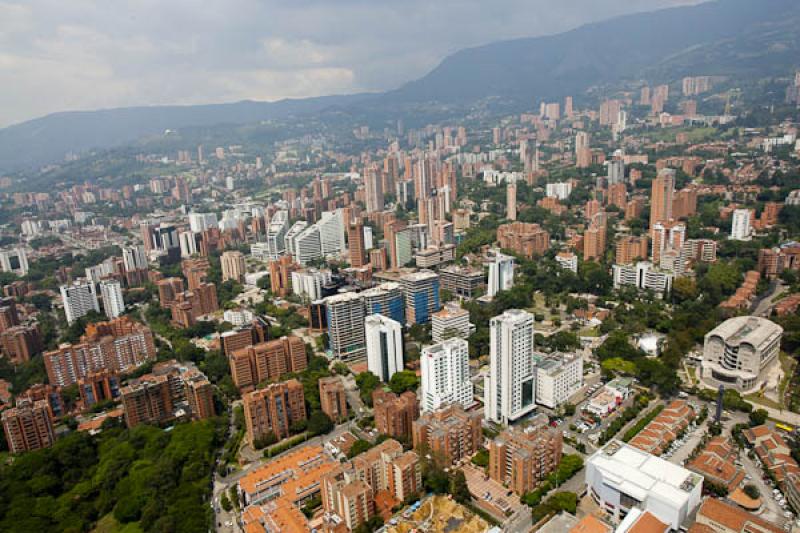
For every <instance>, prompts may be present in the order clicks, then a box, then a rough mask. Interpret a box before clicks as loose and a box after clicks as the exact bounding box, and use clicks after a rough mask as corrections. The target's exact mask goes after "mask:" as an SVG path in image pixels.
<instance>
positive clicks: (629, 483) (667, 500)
mask: <svg viewBox="0 0 800 533" xmlns="http://www.w3.org/2000/svg"><path fill="white" fill-rule="evenodd" d="M586 485H587V490H588V492H589V494H590V495H591V497H592V498H593V499H594V500H595V502H597V504H598V505H599V506H600V507H601V509H603V510H604V511H605V512H607V513H609V514H610V515H612V516H613V517H614V518H615V519H616V520H621V519H623V518H624V517H625V515H627V514H628V512H630V511H631V510H632V509H633V508H636V507H638V508H639V509H641V510H642V511H649V512H651V513H652V514H653V515H655V516H656V518H658V519H659V520H660V521H662V522H664V523H665V524H667V525H669V527H671V528H672V529H673V530H677V529H678V528H679V527H681V525H682V524H683V523H684V521H685V520H686V518H687V517H688V516H690V515H691V514H692V513H693V512H694V511H695V509H697V508H698V507H699V505H700V502H701V498H702V491H703V478H702V476H700V475H698V474H695V473H693V472H690V471H689V470H686V469H685V468H682V467H680V466H677V465H674V464H672V463H669V462H667V461H665V460H663V459H660V458H658V457H656V456H654V455H651V454H649V453H647V452H643V451H641V450H638V449H636V448H634V447H632V446H628V445H627V444H625V443H623V442H621V441H618V440H612V441H611V442H608V443H607V444H606V445H605V446H603V447H602V448H600V449H599V450H597V451H596V452H595V453H594V454H593V455H592V456H591V457H589V459H588V460H587V461H586Z"/></svg>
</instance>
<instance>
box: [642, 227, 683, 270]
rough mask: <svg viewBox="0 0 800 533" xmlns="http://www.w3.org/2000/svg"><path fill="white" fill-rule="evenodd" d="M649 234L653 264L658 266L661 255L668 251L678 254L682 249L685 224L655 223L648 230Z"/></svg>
mask: <svg viewBox="0 0 800 533" xmlns="http://www.w3.org/2000/svg"><path fill="white" fill-rule="evenodd" d="M650 234H651V236H652V238H653V243H652V251H651V255H652V260H653V264H659V263H660V262H661V256H662V254H664V253H665V252H667V251H668V250H675V251H677V252H680V250H681V249H682V248H683V243H684V241H685V240H686V224H684V223H683V222H675V221H674V220H665V221H660V222H656V223H655V224H654V225H653V226H652V228H651V229H650Z"/></svg>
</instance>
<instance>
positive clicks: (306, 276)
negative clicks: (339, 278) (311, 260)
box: [292, 268, 332, 301]
mask: <svg viewBox="0 0 800 533" xmlns="http://www.w3.org/2000/svg"><path fill="white" fill-rule="evenodd" d="M331 279H332V274H331V271H330V270H327V269H316V268H304V269H302V270H294V271H293V272H292V294H295V295H297V296H300V297H301V298H304V299H305V300H306V301H314V300H319V299H320V298H322V296H323V294H322V292H323V287H324V286H325V285H327V284H328V283H330V282H331Z"/></svg>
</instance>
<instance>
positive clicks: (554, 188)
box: [545, 181, 572, 200]
mask: <svg viewBox="0 0 800 533" xmlns="http://www.w3.org/2000/svg"><path fill="white" fill-rule="evenodd" d="M570 193H572V182H571V181H562V182H556V183H548V184H547V185H546V186H545V195H547V197H548V198H558V199H559V200H566V199H567V198H569V195H570Z"/></svg>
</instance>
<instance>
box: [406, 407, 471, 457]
mask: <svg viewBox="0 0 800 533" xmlns="http://www.w3.org/2000/svg"><path fill="white" fill-rule="evenodd" d="M413 443H414V448H419V447H420V446H421V445H426V446H427V447H428V448H429V449H430V450H431V451H432V452H433V453H434V454H436V455H437V458H441V459H442V461H443V463H444V464H445V465H452V464H453V463H456V462H457V461H460V460H461V459H464V458H467V457H470V456H472V455H473V454H474V453H476V452H477V451H478V450H479V449H480V447H481V444H482V443H483V433H482V430H481V413H480V411H465V410H464V409H463V408H462V407H461V406H460V405H457V404H452V405H447V406H444V407H442V408H441V409H437V410H436V411H431V412H428V413H424V414H423V415H422V416H420V417H419V419H417V420H416V421H415V422H414V427H413Z"/></svg>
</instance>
